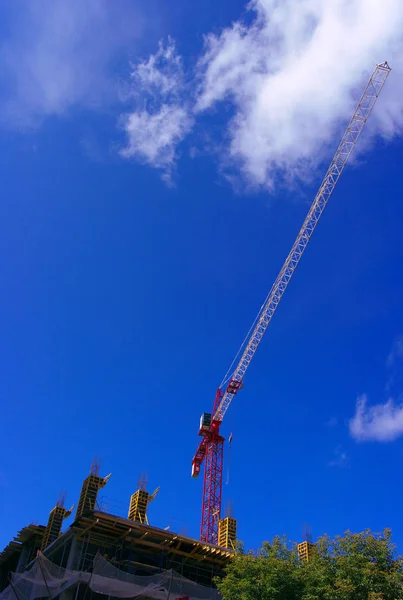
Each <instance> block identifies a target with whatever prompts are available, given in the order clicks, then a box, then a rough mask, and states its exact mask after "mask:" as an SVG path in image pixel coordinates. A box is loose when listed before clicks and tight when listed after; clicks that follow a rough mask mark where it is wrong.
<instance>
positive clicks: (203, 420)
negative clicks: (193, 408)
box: [199, 413, 211, 435]
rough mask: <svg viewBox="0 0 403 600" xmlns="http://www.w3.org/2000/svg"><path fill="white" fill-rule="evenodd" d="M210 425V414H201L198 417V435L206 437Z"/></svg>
mask: <svg viewBox="0 0 403 600" xmlns="http://www.w3.org/2000/svg"><path fill="white" fill-rule="evenodd" d="M210 425H211V413H203V414H202V416H201V417H200V428H199V435H206V433H207V431H208V430H209V429H210Z"/></svg>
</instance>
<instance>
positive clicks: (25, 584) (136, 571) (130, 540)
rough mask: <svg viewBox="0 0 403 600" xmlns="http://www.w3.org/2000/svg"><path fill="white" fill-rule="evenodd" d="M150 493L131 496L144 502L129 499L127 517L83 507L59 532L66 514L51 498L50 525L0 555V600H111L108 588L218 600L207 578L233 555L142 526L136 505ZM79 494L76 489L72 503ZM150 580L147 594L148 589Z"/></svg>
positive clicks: (34, 528) (25, 533) (32, 528)
mask: <svg viewBox="0 0 403 600" xmlns="http://www.w3.org/2000/svg"><path fill="white" fill-rule="evenodd" d="M90 477H98V478H99V479H100V480H105V479H106V478H102V477H100V476H99V473H98V472H97V474H95V473H90ZM87 479H88V477H87ZM87 479H86V481H87ZM84 484H85V485H83V489H84V488H85V489H86V490H87V489H88V485H87V484H86V482H84ZM158 489H159V488H157V490H155V492H154V493H153V494H148V493H147V492H146V490H137V492H144V493H145V495H146V496H145V497H146V498H147V501H146V503H144V501H140V498H143V499H144V496H143V494H140V493H137V492H136V493H135V494H133V495H132V497H131V499H130V509H129V518H127V517H126V516H124V515H116V514H110V513H107V512H103V511H101V510H99V509H98V508H97V506H95V509H94V508H90V507H93V506H94V503H93V502H91V503H84V506H85V508H84V509H83V510H81V511H80V512H79V511H77V514H76V515H75V517H74V521H73V522H72V523H71V524H70V526H69V527H68V528H67V530H66V531H64V532H62V531H61V523H62V522H63V520H64V519H61V516H62V515H63V516H66V513H68V512H69V511H65V509H64V507H63V506H62V505H63V500H59V501H58V503H57V505H56V506H55V508H54V509H53V510H52V511H51V515H52V520H51V519H50V518H49V523H50V522H52V524H51V526H50V527H45V526H43V525H29V526H28V527H25V528H24V529H22V530H21V531H20V532H19V534H18V535H17V536H16V538H14V540H13V541H11V542H10V543H9V544H8V545H7V547H6V548H5V549H4V550H3V551H2V552H0V600H16V595H15V592H16V593H17V595H18V596H17V597H18V598H19V600H22V599H23V598H25V597H26V596H25V595H24V594H26V593H28V595H29V594H30V593H32V597H31V596H29V597H31V600H33V599H34V598H42V597H52V598H57V597H58V596H59V595H60V597H61V598H62V597H63V599H64V600H66V599H69V598H70V597H73V596H74V598H75V600H96V598H99V594H104V595H108V596H109V597H110V598H113V597H114V594H113V592H112V590H115V591H119V590H120V591H119V593H117V594H116V595H117V596H118V597H120V598H122V597H138V596H139V595H140V594H141V597H150V598H154V597H155V598H161V597H167V596H161V594H162V592H161V591H159V590H160V589H162V588H164V586H165V589H166V591H167V593H168V594H170V597H171V598H172V599H174V598H181V597H186V596H187V597H188V598H189V599H193V598H200V599H201V600H202V599H203V598H206V600H207V599H210V598H212V599H217V600H218V596H217V593H216V590H215V589H214V580H215V578H216V577H217V576H221V575H222V574H223V570H224V568H225V566H226V565H227V564H228V561H229V560H230V559H231V557H232V556H233V555H234V551H233V550H232V548H231V546H230V547H229V548H225V547H221V548H220V547H218V546H215V545H212V544H206V543H204V542H200V541H199V540H196V539H193V538H189V537H187V536H186V535H182V534H180V533H175V532H174V531H170V530H168V529H161V528H158V527H154V526H151V525H150V524H149V523H148V520H147V518H145V519H143V522H142V516H140V514H139V512H141V514H142V515H143V516H145V517H146V513H144V507H147V505H148V504H149V502H150V499H154V498H155V497H156V495H157V493H158ZM136 494H137V498H138V499H139V501H138V506H137V514H136V509H134V514H132V512H131V510H132V509H133V496H136ZM82 496H83V491H82V492H81V495H80V499H81V498H82ZM87 497H88V495H87ZM151 501H152V500H151ZM140 505H141V506H140ZM59 509H62V510H63V511H65V512H62V511H60V510H59ZM145 510H146V508H145ZM130 517H132V518H130ZM49 523H48V525H49ZM227 528H228V529H230V527H228V526H227ZM227 539H228V540H230V536H229V537H227ZM41 548H42V552H41V551H40V549H41ZM16 574H18V575H16ZM95 575H96V577H95ZM151 580H152V581H153V582H154V583H153V586H154V588H155V589H154V588H153V589H152V590H151V591H149V586H150V581H151ZM10 581H11V583H10ZM67 585H69V586H71V587H70V588H69V590H71V593H72V595H71V596H70V593H68V594H67V596H65V595H64V594H65V593H66V586H67ZM13 586H14V588H15V590H14V588H13ZM19 586H21V589H20V588H19ZM142 586H143V587H144V590H143V593H142ZM31 588H32V589H31ZM146 588H147V589H146ZM7 590H8V591H7ZM174 590H177V593H176V592H175V593H174ZM2 592H3V593H2ZM35 594H36V595H35ZM158 594H159V595H158ZM27 597H28V596H27Z"/></svg>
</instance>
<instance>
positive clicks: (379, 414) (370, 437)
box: [349, 394, 403, 442]
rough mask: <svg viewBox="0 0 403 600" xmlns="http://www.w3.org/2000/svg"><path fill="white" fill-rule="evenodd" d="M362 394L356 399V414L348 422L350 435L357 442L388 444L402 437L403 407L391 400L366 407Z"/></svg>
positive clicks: (364, 397)
mask: <svg viewBox="0 0 403 600" xmlns="http://www.w3.org/2000/svg"><path fill="white" fill-rule="evenodd" d="M367 402H368V399H367V396H366V395H365V394H364V395H362V396H360V397H359V398H358V399H357V406H356V412H355V415H354V417H353V418H352V419H351V420H350V424H349V425H350V435H351V436H352V437H353V438H354V439H356V440H357V441H360V442H363V441H377V442H390V441H393V440H395V439H397V438H398V437H400V436H402V435H403V405H397V404H395V402H394V401H393V400H392V399H389V400H388V401H387V402H386V403H385V404H376V405H375V406H368V405H367Z"/></svg>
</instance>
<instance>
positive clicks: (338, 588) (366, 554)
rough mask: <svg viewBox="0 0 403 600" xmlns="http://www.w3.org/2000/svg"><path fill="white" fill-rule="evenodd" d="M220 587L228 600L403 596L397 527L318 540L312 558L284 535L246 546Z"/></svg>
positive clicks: (401, 599)
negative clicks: (393, 533)
mask: <svg viewBox="0 0 403 600" xmlns="http://www.w3.org/2000/svg"><path fill="white" fill-rule="evenodd" d="M217 587H218V589H219V591H220V592H221V594H222V596H223V599H224V600H403V568H402V561H401V559H400V558H399V557H397V556H396V550H395V547H394V545H393V544H392V539H391V531H390V530H388V529H386V530H385V531H384V532H383V533H380V534H376V533H371V531H369V530H367V531H364V532H362V533H351V532H350V531H347V532H346V533H345V534H344V535H342V536H337V537H335V538H334V539H331V538H330V537H329V536H327V535H325V536H323V537H321V538H319V539H318V541H317V542H316V544H315V551H314V553H313V555H312V557H311V559H310V560H309V562H305V561H298V556H297V552H296V547H295V545H294V546H292V545H291V544H290V543H289V542H287V539H286V538H284V537H281V538H280V537H275V538H274V539H273V540H272V541H271V542H264V544H263V546H262V548H261V549H260V550H259V551H258V552H257V553H253V552H249V553H244V552H243V550H242V549H240V550H239V551H238V552H237V554H236V555H235V556H234V558H233V559H232V560H231V561H230V563H229V564H228V566H227V569H226V573H225V576H224V578H223V579H221V580H219V581H218V582H217Z"/></svg>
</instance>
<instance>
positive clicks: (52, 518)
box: [41, 494, 74, 550]
mask: <svg viewBox="0 0 403 600" xmlns="http://www.w3.org/2000/svg"><path fill="white" fill-rule="evenodd" d="M73 510H74V505H73V506H72V507H71V508H70V509H69V510H67V509H66V508H64V494H61V495H59V498H58V500H57V502H56V506H55V507H54V508H52V510H51V511H50V513H49V519H48V524H47V525H46V530H45V535H44V536H43V540H42V544H41V550H43V549H44V548H46V546H49V544H51V543H52V542H54V541H55V540H57V538H58V537H59V535H60V534H61V531H62V525H63V521H64V519H67V517H69V516H70V515H71V513H72V512H73Z"/></svg>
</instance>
